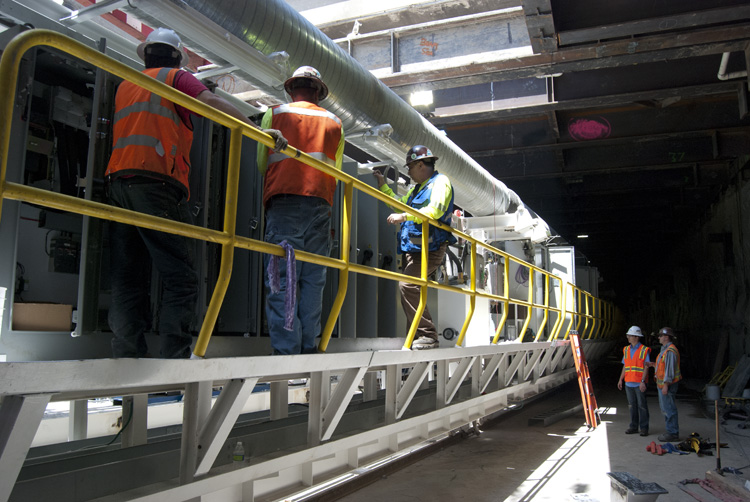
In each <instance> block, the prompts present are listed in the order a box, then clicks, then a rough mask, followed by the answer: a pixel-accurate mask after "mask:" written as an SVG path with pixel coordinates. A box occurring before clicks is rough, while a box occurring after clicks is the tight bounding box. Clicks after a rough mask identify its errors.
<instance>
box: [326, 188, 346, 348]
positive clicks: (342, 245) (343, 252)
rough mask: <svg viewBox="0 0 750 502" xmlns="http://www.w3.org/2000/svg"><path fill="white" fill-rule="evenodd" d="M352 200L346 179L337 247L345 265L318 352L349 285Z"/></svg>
mask: <svg viewBox="0 0 750 502" xmlns="http://www.w3.org/2000/svg"><path fill="white" fill-rule="evenodd" d="M353 201H354V184H353V183H352V182H351V181H348V182H346V183H345V184H344V210H343V211H342V212H341V243H340V245H339V249H340V250H341V260H342V261H343V262H344V263H345V264H346V267H345V268H344V269H342V270H340V271H339V290H338V292H337V293H336V299H335V300H334V301H333V306H332V307H331V312H330V314H328V320H327V321H326V325H325V328H324V329H323V334H322V336H321V337H320V344H319V345H318V351H319V352H325V351H326V349H327V348H328V342H329V341H330V340H331V334H332V333H333V327H334V326H335V325H336V320H337V319H338V317H339V313H340V312H341V307H342V306H343V305H344V299H345V298H346V290H347V288H348V287H349V248H350V246H351V244H350V240H351V227H352V207H353V205H354V202H353Z"/></svg>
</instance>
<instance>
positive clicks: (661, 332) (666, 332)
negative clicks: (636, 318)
mask: <svg viewBox="0 0 750 502" xmlns="http://www.w3.org/2000/svg"><path fill="white" fill-rule="evenodd" d="M662 335H667V336H668V337H670V338H672V339H674V338H676V337H675V336H674V331H672V328H662V329H660V330H659V333H658V334H657V335H656V336H662Z"/></svg>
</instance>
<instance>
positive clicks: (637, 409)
mask: <svg viewBox="0 0 750 502" xmlns="http://www.w3.org/2000/svg"><path fill="white" fill-rule="evenodd" d="M625 394H626V395H627V396H628V409H630V425H629V426H628V429H630V430H636V429H637V430H640V431H641V432H648V404H647V403H646V393H645V392H641V389H640V388H638V387H628V386H627V385H626V386H625Z"/></svg>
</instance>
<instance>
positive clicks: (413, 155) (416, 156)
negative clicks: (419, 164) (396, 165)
mask: <svg viewBox="0 0 750 502" xmlns="http://www.w3.org/2000/svg"><path fill="white" fill-rule="evenodd" d="M438 158H439V157H437V156H435V155H433V154H432V152H431V151H430V149H429V148H427V147H426V146H424V145H414V146H413V147H411V148H410V149H409V151H408V152H407V153H406V164H405V167H408V166H409V164H411V163H412V162H416V161H418V160H425V159H432V160H433V161H435V160H437V159H438Z"/></svg>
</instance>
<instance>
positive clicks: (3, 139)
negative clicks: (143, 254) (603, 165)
mask: <svg viewBox="0 0 750 502" xmlns="http://www.w3.org/2000/svg"><path fill="white" fill-rule="evenodd" d="M38 45H46V46H49V47H53V48H56V49H59V50H61V51H64V52H67V53H69V54H72V55H74V56H76V57H78V58H80V59H83V60H85V61H87V62H88V63H91V64H93V65H95V66H97V67H99V68H101V69H102V70H104V71H107V72H109V73H111V74H114V75H116V76H118V77H120V78H123V79H125V80H129V81H131V82H133V83H135V84H137V85H139V86H141V87H143V88H145V89H147V90H149V91H151V92H153V93H155V94H158V95H159V96H162V97H164V98H166V99H169V100H170V101H172V102H174V103H177V104H179V105H180V106H183V107H185V108H188V109H191V110H193V111H195V112H196V113H198V114H200V115H202V116H204V117H206V118H208V119H210V120H212V121H214V122H216V123H219V124H221V125H223V126H225V127H227V128H228V129H229V130H230V131H231V138H230V146H229V158H228V166H227V184H226V187H227V188H226V199H225V200H226V205H225V210H224V226H223V229H222V230H212V229H206V228H202V227H197V226H194V225H189V224H185V223H179V222H175V221H172V220H167V219H162V218H158V217H154V216H149V215H144V214H142V213H138V212H135V211H129V210H126V209H121V208H117V207H114V206H110V205H108V204H103V203H98V202H94V201H88V200H84V199H79V198H76V197H71V196H68V195H62V194H59V193H56V192H51V191H48V190H43V189H38V188H34V187H30V186H26V185H22V184H18V183H13V182H9V181H7V180H6V172H7V162H8V156H7V154H4V155H2V158H1V159H0V162H1V164H0V201H1V200H2V199H12V200H18V201H24V202H32V203H35V204H39V205H43V206H46V207H51V208H55V209H60V210H66V211H70V212H74V213H78V214H81V215H85V216H91V217H96V218H101V219H107V220H111V221H116V222H120V223H126V224H129V225H135V226H139V227H143V228H148V229H152V230H158V231H161V232H167V233H171V234H176V235H181V236H184V237H189V238H193V239H200V240H204V241H207V242H213V243H216V244H220V245H221V265H220V270H219V276H218V279H217V284H216V286H215V288H214V291H213V295H212V297H211V299H210V301H209V305H208V308H207V311H206V314H205V318H204V321H203V325H202V326H201V330H200V333H199V336H198V341H197V343H196V346H195V349H194V352H193V356H194V357H204V356H205V353H206V349H207V347H208V342H209V340H210V337H211V333H212V332H213V330H214V327H215V325H216V319H217V317H218V314H219V310H220V308H221V304H222V302H223V300H224V296H225V294H226V291H227V287H228V284H229V279H230V276H231V271H232V263H233V260H234V249H235V248H242V249H247V250H250V251H257V252H261V253H267V254H273V255H277V256H284V251H283V249H282V248H281V247H279V246H277V245H275V244H269V243H266V242H263V241H258V240H255V239H251V238H248V237H243V236H239V235H237V234H236V230H235V226H236V218H237V202H238V195H239V194H238V186H239V185H238V181H239V176H240V172H239V169H240V167H239V166H240V154H241V140H242V136H247V137H249V138H251V139H253V140H255V141H258V142H260V143H262V144H264V145H266V146H268V147H270V148H273V146H274V140H273V139H272V138H271V137H270V136H269V135H267V134H265V133H263V132H262V131H260V130H258V129H255V128H253V127H250V126H249V125H247V124H245V123H244V122H241V121H239V120H237V119H235V118H233V117H230V116H229V115H226V114H224V113H222V112H220V111H218V110H216V109H215V108H213V107H211V106H208V105H205V104H203V103H201V102H200V101H198V100H196V99H193V98H190V97H189V96H187V95H185V94H183V93H181V92H179V91H177V90H176V89H174V88H172V87H170V86H168V85H166V84H163V83H161V82H158V81H157V80H155V79H152V78H150V77H148V76H147V75H145V74H143V73H141V72H139V71H137V70H134V69H132V68H130V67H129V66H127V65H124V64H122V63H119V62H118V61H115V60H114V59H112V58H110V57H108V56H106V55H104V54H102V53H101V52H98V51H96V50H94V49H92V48H90V47H88V46H86V45H84V44H81V43H79V42H77V41H75V40H73V39H71V38H68V37H66V36H64V35H61V34H59V33H56V32H53V31H50V30H30V31H27V32H24V33H22V34H20V35H18V36H16V37H15V38H14V39H13V40H12V41H11V42H10V43H9V44H8V45H7V46H6V48H5V50H4V51H3V54H2V58H0V75H2V76H3V77H2V79H0V152H8V147H9V142H10V132H11V124H12V116H13V102H14V96H15V93H16V82H17V80H18V68H19V64H20V60H21V57H22V56H23V54H24V53H25V52H26V51H27V50H29V49H30V48H32V47H35V46H38ZM283 153H285V154H287V155H289V156H292V157H296V158H297V159H299V160H300V161H301V162H304V163H305V164H307V165H310V166H312V167H314V168H316V169H318V170H321V171H323V172H324V173H326V174H328V175H330V176H333V177H334V178H335V179H337V180H338V181H340V182H341V183H342V185H343V199H344V200H343V210H342V221H341V243H340V246H339V249H340V250H341V256H340V258H339V259H335V258H331V257H327V256H321V255H317V254H313V253H308V252H304V251H295V256H296V259H298V260H301V261H304V262H308V263H314V264H317V265H323V266H326V267H333V268H336V269H338V270H340V271H341V273H340V274H339V284H338V293H337V295H336V298H335V299H334V302H333V306H332V308H331V312H330V314H329V317H328V320H327V322H326V324H325V327H324V329H323V333H322V338H321V342H320V345H319V350H320V351H325V350H326V348H327V346H328V342H329V341H330V338H331V334H332V333H333V329H334V327H335V324H336V320H337V319H338V316H339V313H340V311H341V307H342V305H343V303H344V298H345V296H346V292H347V287H348V277H349V274H348V272H355V273H360V274H366V275H370V276H375V277H379V278H384V279H389V280H398V281H404V282H410V283H413V284H417V285H419V286H420V301H419V306H418V308H417V312H416V314H415V317H414V322H413V323H412V325H411V326H410V327H409V331H408V334H407V337H406V340H405V342H404V347H405V348H410V347H411V344H412V341H413V339H414V335H415V333H416V329H417V326H418V325H419V320H420V318H421V315H422V312H423V311H424V308H425V306H426V303H427V288H428V287H433V288H437V289H442V290H447V291H452V292H456V293H460V294H464V295H470V307H469V311H468V313H467V315H466V319H465V320H464V324H463V326H462V328H461V332H460V334H459V337H458V339H457V345H458V346H460V345H462V344H463V341H464V337H465V335H466V332H467V330H468V327H469V324H470V323H471V319H472V317H473V314H474V310H475V305H476V298H477V297H483V298H488V299H490V300H494V301H496V302H500V303H502V304H503V306H504V308H503V314H502V318H501V321H500V322H499V323H498V328H497V331H496V333H495V336H494V338H493V341H492V343H497V342H498V340H499V338H500V334H501V331H502V329H503V327H504V325H505V321H506V319H507V317H508V310H509V307H510V305H520V306H524V307H526V319H525V321H524V324H523V328H522V329H521V333H519V341H523V338H524V335H525V333H526V330H527V329H528V326H529V323H530V321H531V317H532V315H531V314H532V311H534V310H535V309H541V310H542V311H543V320H542V322H541V324H540V326H539V327H538V328H537V331H538V332H537V334H536V336H535V339H534V341H538V340H540V337H541V333H542V331H543V329H544V327H545V326H546V324H547V322H548V319H549V313H550V312H552V313H554V314H555V315H556V320H555V323H554V325H553V327H552V328H551V329H550V333H549V336H548V338H547V340H555V339H564V338H566V337H567V335H568V333H569V332H570V330H571V327H572V325H573V322H574V318H577V319H578V324H577V325H576V327H578V325H579V324H580V320H581V319H585V320H586V324H585V325H584V331H586V329H587V326H588V323H589V321H590V322H591V328H590V329H589V330H588V333H584V334H585V335H587V336H585V337H586V338H592V337H598V336H606V335H607V334H608V332H609V329H610V328H611V327H612V324H613V322H614V321H613V315H614V306H613V305H611V304H608V303H607V302H603V301H602V300H598V299H595V298H593V297H592V296H591V295H589V294H588V293H585V292H582V291H581V290H579V289H576V288H575V286H573V285H572V284H569V283H565V282H564V281H562V280H561V279H560V278H559V277H557V276H555V275H553V274H551V273H549V272H547V271H546V270H543V269H541V268H538V267H536V266H534V265H531V264H529V263H527V262H525V261H523V260H521V259H519V258H516V257H514V256H512V255H509V254H507V253H505V252H503V251H500V250H499V249H496V248H494V247H492V246H490V245H488V244H486V243H484V242H480V241H478V240H477V239H475V238H473V237H471V236H469V235H467V234H464V233H463V232H460V231H458V230H456V229H453V228H451V227H449V226H447V225H445V224H443V223H441V222H439V221H437V220H434V219H431V218H426V217H425V216H424V215H423V214H421V213H419V212H418V211H417V210H416V209H414V208H412V207H409V206H407V205H405V204H403V203H401V202H400V201H398V200H395V199H393V198H391V197H389V196H388V195H386V194H384V193H382V192H380V191H379V190H377V189H375V188H373V187H371V186H370V185H368V184H366V183H364V182H362V181H360V180H358V179H357V178H354V177H352V176H349V175H348V174H346V173H343V172H341V171H339V170H337V169H335V168H333V167H331V166H329V165H327V164H325V163H323V162H321V161H319V160H317V159H315V158H313V157H311V156H309V155H307V154H306V153H304V152H302V151H300V150H298V149H296V148H294V147H293V146H289V147H287V148H286V149H285V150H283ZM354 188H356V189H357V190H360V191H362V192H365V193H366V194H368V195H370V196H372V197H375V198H376V199H378V200H380V201H382V202H384V203H386V204H388V205H389V206H391V207H393V208H395V209H397V210H399V211H402V212H405V213H407V214H410V215H412V216H415V217H417V218H418V219H420V220H422V230H423V231H422V268H421V276H420V277H411V276H407V275H404V274H400V273H396V272H390V271H387V270H381V269H377V268H373V267H368V266H364V265H359V264H357V263H350V261H349V257H350V251H349V248H350V236H351V225H352V207H353V195H354ZM1 211H2V207H1V206H0V217H1V216H2V212H1ZM430 225H433V226H436V227H438V228H441V229H443V230H447V231H449V232H452V233H454V234H456V235H457V236H458V237H460V238H462V239H464V240H465V241H467V242H468V243H469V244H470V253H471V254H470V263H471V271H470V282H469V288H468V290H467V289H464V288H462V287H456V286H449V285H445V284H439V283H437V282H435V281H431V280H429V279H428V278H427V262H428V260H427V255H428V236H429V226H430ZM480 246H481V247H482V248H484V249H486V250H488V251H490V252H491V253H494V254H496V255H498V256H500V257H502V258H503V260H504V274H503V275H504V280H503V291H504V294H502V295H495V294H491V293H487V292H485V291H481V290H478V289H477V273H476V254H477V249H478V247H480ZM511 261H513V262H515V263H517V264H518V265H519V266H522V267H526V268H528V270H529V287H528V290H529V293H528V298H527V299H526V300H521V299H516V298H511V297H510V293H509V283H508V270H509V264H510V262H511ZM536 273H539V274H542V276H543V277H544V300H543V303H541V304H540V303H535V301H534V276H535V274H536ZM550 279H552V280H553V281H556V284H558V285H559V288H560V292H561V301H560V306H558V307H553V306H550V295H549V291H550V290H551V288H552V287H554V286H553V285H551V284H550ZM569 289H570V292H569V291H568V290H569ZM576 291H578V292H576ZM576 295H578V296H576ZM581 295H583V296H584V298H585V302H584V304H585V308H584V312H580V310H579V308H580V297H581ZM574 297H575V298H576V299H577V300H578V301H575V302H574V301H573V300H572V299H573V298H574ZM589 300H590V301H591V305H592V311H591V312H589V310H588V305H589V303H588V302H589ZM569 303H570V305H569ZM595 304H598V305H599V308H598V312H594V310H596V309H595V308H594V305H595ZM568 314H570V322H569V323H568V327H567V328H566V329H565V330H564V331H563V330H562V327H563V323H564V321H565V319H566V318H567V317H568ZM597 314H598V315H597ZM595 326H596V330H594V327H595ZM561 332H562V334H561ZM582 338H583V337H582Z"/></svg>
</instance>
